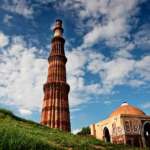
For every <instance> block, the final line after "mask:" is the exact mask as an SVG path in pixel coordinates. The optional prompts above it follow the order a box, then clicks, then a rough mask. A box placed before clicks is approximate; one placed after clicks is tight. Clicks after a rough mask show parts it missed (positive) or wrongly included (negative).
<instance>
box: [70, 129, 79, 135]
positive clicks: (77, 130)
mask: <svg viewBox="0 0 150 150" xmlns="http://www.w3.org/2000/svg"><path fill="white" fill-rule="evenodd" d="M80 131H81V129H73V130H72V133H73V134H77V133H78V132H80Z"/></svg>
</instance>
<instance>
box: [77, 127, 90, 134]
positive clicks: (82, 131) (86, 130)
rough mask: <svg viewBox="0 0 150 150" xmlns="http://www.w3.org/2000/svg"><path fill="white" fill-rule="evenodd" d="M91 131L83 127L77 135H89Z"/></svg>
mask: <svg viewBox="0 0 150 150" xmlns="http://www.w3.org/2000/svg"><path fill="white" fill-rule="evenodd" d="M90 133H91V131H90V128H89V127H83V128H82V130H81V131H80V132H78V133H77V135H90Z"/></svg>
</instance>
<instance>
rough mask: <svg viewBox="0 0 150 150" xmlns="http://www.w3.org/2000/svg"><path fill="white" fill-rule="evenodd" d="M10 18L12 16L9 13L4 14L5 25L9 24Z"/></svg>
mask: <svg viewBox="0 0 150 150" xmlns="http://www.w3.org/2000/svg"><path fill="white" fill-rule="evenodd" d="M12 18H13V17H12V16H11V15H8V14H6V15H5V16H4V19H3V22H4V23H6V24H7V25H10V22H11V20H12Z"/></svg>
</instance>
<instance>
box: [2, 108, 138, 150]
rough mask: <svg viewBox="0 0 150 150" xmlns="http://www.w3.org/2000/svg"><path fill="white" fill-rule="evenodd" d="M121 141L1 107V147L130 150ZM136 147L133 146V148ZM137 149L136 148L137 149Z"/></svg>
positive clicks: (6, 149) (4, 149) (12, 149)
mask: <svg viewBox="0 0 150 150" xmlns="http://www.w3.org/2000/svg"><path fill="white" fill-rule="evenodd" d="M131 149H133V148H130V147H127V146H124V145H114V144H110V143H104V142H102V141H99V140H96V139H95V138H93V137H91V136H87V137H83V136H78V135H73V134H71V133H65V132H62V131H59V130H57V129H50V128H48V127H45V126H42V125H40V124H38V123H35V122H32V121H28V120H25V119H22V118H19V117H17V116H15V115H14V114H13V113H11V112H10V111H7V110H4V109H0V150H131ZM134 149H136V148H134ZM137 150H138V149H137Z"/></svg>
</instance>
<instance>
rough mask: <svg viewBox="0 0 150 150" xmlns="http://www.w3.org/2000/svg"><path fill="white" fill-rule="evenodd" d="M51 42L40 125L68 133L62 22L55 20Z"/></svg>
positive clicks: (67, 89) (67, 90) (68, 115)
mask: <svg viewBox="0 0 150 150" xmlns="http://www.w3.org/2000/svg"><path fill="white" fill-rule="evenodd" d="M53 32H54V37H53V38H52V41H51V52H50V56H49V58H48V62H49V67H48V77H47V82H46V83H45V84H44V100H43V107H42V115H41V124H42V125H46V126H48V127H50V128H58V129H60V130H63V131H70V113H69V103H68V94H69V89H70V87H69V85H68V84H67V83H66V62H67V58H66V56H65V52H64V44H65V39H64V38H63V28H62V21H61V20H59V19H57V20H56V23H55V26H54V29H53Z"/></svg>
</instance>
